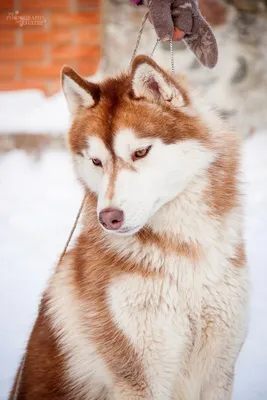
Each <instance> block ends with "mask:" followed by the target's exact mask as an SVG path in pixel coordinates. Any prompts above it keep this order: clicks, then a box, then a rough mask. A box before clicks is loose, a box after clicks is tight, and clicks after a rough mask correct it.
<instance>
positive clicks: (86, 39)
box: [77, 26, 101, 44]
mask: <svg viewBox="0 0 267 400" xmlns="http://www.w3.org/2000/svg"><path fill="white" fill-rule="evenodd" d="M77 36H78V42H79V43H80V44H89V43H93V44H99V43H100V39H101V37H100V36H101V32H100V26H95V27H87V28H80V29H78V30H77Z"/></svg>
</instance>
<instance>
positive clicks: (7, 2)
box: [0, 0, 15, 10]
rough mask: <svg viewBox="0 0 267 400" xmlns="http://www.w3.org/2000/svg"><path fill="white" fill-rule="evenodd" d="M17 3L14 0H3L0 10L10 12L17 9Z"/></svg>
mask: <svg viewBox="0 0 267 400" xmlns="http://www.w3.org/2000/svg"><path fill="white" fill-rule="evenodd" d="M14 3H15V1H14V0H1V1H0V9H1V10H3V9H8V10H14V8H15V4H14Z"/></svg>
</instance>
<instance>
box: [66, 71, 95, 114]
mask: <svg viewBox="0 0 267 400" xmlns="http://www.w3.org/2000/svg"><path fill="white" fill-rule="evenodd" d="M61 85H62V89H63V92H64V94H65V97H66V100H67V103H68V108H69V111H70V113H71V115H72V116H75V115H76V113H77V112H78V110H79V109H81V108H90V107H93V106H94V105H95V104H97V102H98V101H99V97H100V88H99V86H98V85H97V84H95V83H92V82H88V81H87V80H85V79H83V78H82V77H81V76H80V75H79V74H77V72H75V71H74V70H73V69H72V68H70V67H66V66H65V67H63V68H62V71H61Z"/></svg>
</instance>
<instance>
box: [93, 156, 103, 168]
mask: <svg viewBox="0 0 267 400" xmlns="http://www.w3.org/2000/svg"><path fill="white" fill-rule="evenodd" d="M92 163H93V164H94V165H95V166H96V167H102V162H101V161H100V160H99V159H98V158H92Z"/></svg>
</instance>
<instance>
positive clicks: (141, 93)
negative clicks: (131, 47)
mask: <svg viewBox="0 0 267 400" xmlns="http://www.w3.org/2000/svg"><path fill="white" fill-rule="evenodd" d="M131 80H132V91H133V94H134V96H135V97H136V98H145V99H147V100H149V101H155V100H156V101H163V102H168V103H169V104H170V105H171V106H173V107H174V108H180V107H188V106H189V105H190V100H189V97H188V95H187V93H186V91H185V89H184V88H183V87H182V86H180V85H179V83H178V82H177V81H176V80H175V79H174V78H173V77H172V76H170V75H169V74H167V73H166V72H165V71H164V70H163V69H161V68H160V67H159V66H158V65H157V64H156V63H155V61H153V60H152V59H151V58H150V57H147V56H143V55H141V56H137V57H136V58H135V59H134V60H133V63H132V70H131Z"/></svg>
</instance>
